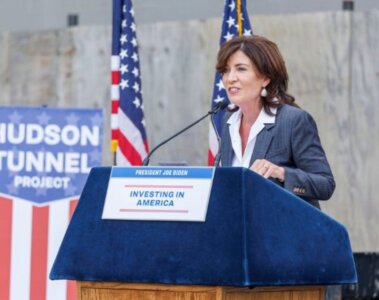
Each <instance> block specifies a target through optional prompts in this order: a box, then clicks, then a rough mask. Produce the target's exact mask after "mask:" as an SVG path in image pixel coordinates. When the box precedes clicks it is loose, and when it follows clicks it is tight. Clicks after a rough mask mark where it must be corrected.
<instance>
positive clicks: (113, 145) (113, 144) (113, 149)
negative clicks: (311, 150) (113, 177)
mask: <svg viewBox="0 0 379 300" xmlns="http://www.w3.org/2000/svg"><path fill="white" fill-rule="evenodd" d="M110 146H111V153H112V154H113V165H114V166H117V159H116V157H117V147H118V141H117V140H112V141H111V145H110Z"/></svg>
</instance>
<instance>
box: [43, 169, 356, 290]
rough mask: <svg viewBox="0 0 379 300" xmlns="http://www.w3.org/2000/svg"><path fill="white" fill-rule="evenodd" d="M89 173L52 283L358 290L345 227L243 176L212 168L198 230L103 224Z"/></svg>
mask: <svg viewBox="0 0 379 300" xmlns="http://www.w3.org/2000/svg"><path fill="white" fill-rule="evenodd" d="M110 171H111V168H110V167H102V168H94V169H92V171H91V173H90V175H89V177H88V180H87V183H86V186H85V188H84V190H83V193H82V196H81V197H80V201H79V203H78V206H77V208H76V210H75V213H74V215H73V218H72V220H71V222H70V225H69V227H68V230H67V232H66V235H65V237H64V239H63V242H62V245H61V247H60V250H59V252H58V255H57V257H56V260H55V263H54V265H53V268H52V270H51V273H50V278H51V279H73V280H88V281H118V282H139V283H168V284H196V285H199V284H200V285H226V286H228V285H229V286H273V285H326V284H342V283H355V282H356V281H357V278H356V272H355V266H354V260H353V255H352V251H351V247H350V242H349V238H348V234H347V231H346V229H345V228H344V226H343V225H341V224H340V223H338V222H336V221H335V220H333V219H332V218H330V217H329V216H327V215H326V214H324V213H323V212H321V211H319V210H318V209H316V208H314V207H313V206H311V205H310V204H308V203H306V202H305V201H303V200H302V199H300V198H298V197H296V196H294V195H292V194H290V193H289V192H287V191H285V190H284V189H282V188H280V187H278V186H277V185H275V184H274V183H272V182H270V181H269V180H266V179H264V178H263V177H261V176H259V175H257V174H255V173H253V172H251V171H249V170H247V169H244V168H217V169H216V172H215V176H214V182H213V186H212V191H211V196H210V201H209V206H208V212H207V218H206V221H205V222H168V221H125V220H122V221H120V220H102V219H101V215H102V209H103V205H104V199H105V194H106V189H107V184H108V180H109V176H110Z"/></svg>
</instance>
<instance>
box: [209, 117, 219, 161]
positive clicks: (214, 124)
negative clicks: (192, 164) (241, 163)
mask: <svg viewBox="0 0 379 300" xmlns="http://www.w3.org/2000/svg"><path fill="white" fill-rule="evenodd" d="M211 122H212V127H213V130H214V132H215V135H216V139H217V144H218V150H217V154H216V155H215V158H214V160H213V166H214V167H218V165H219V164H220V160H221V151H220V150H221V138H220V135H219V134H218V131H217V127H216V123H215V120H214V118H213V116H211Z"/></svg>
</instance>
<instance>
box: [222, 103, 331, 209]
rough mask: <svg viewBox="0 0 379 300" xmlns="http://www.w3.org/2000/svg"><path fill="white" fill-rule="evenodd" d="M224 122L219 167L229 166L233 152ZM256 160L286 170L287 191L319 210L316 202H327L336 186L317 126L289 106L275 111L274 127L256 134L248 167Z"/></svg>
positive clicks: (302, 111)
mask: <svg viewBox="0 0 379 300" xmlns="http://www.w3.org/2000/svg"><path fill="white" fill-rule="evenodd" d="M230 115H231V114H230V113H228V114H227V115H226V116H225V118H224V122H223V129H222V139H221V149H220V151H221V152H220V153H221V164H222V166H231V165H232V161H233V148H232V142H231V138H230V134H229V128H228V127H229V125H228V124H227V120H228V119H229V116H230ZM256 159H266V160H268V161H270V162H272V163H274V164H276V165H279V166H282V167H284V169H285V181H284V183H279V182H278V181H277V180H273V181H275V182H277V183H278V184H280V185H282V186H283V187H284V188H285V189H286V190H289V191H291V192H292V193H294V194H296V195H298V196H299V197H301V198H303V199H304V200H306V201H307V202H309V203H310V204H312V205H314V206H316V207H318V208H319V207H320V205H319V203H318V201H317V200H328V199H329V198H330V197H331V196H332V194H333V191H334V189H335V182H334V178H333V174H332V171H331V169H330V166H329V163H328V160H327V159H326V156H325V152H324V150H323V148H322V146H321V142H320V138H319V136H318V133H317V127H316V123H315V121H314V120H313V118H312V116H311V115H310V114H308V113H307V112H306V111H304V110H302V109H299V108H296V107H294V106H290V105H287V104H285V105H282V106H281V107H279V108H278V110H277V113H276V118H275V123H274V124H267V125H266V126H265V128H264V129H262V131H261V132H260V133H259V134H258V136H257V140H256V143H255V147H254V151H253V154H252V157H251V160H250V165H252V163H253V162H254V161H255V160H256Z"/></svg>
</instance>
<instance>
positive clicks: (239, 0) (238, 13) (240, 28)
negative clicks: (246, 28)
mask: <svg viewBox="0 0 379 300" xmlns="http://www.w3.org/2000/svg"><path fill="white" fill-rule="evenodd" d="M237 18H238V36H242V27H243V26H242V13H241V0H237Z"/></svg>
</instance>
